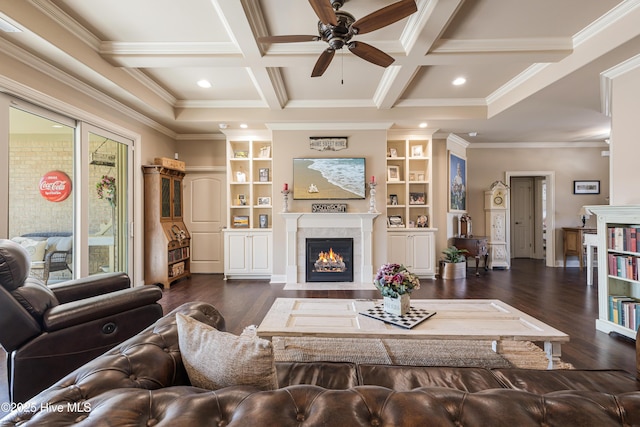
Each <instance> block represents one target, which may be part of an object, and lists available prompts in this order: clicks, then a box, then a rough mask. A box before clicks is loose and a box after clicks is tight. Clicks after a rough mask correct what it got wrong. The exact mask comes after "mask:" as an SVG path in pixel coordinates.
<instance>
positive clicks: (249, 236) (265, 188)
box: [224, 131, 273, 279]
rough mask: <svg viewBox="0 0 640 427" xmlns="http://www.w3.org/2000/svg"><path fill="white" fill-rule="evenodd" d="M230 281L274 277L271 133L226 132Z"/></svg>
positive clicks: (226, 245) (226, 243)
mask: <svg viewBox="0 0 640 427" xmlns="http://www.w3.org/2000/svg"><path fill="white" fill-rule="evenodd" d="M225 134H226V136H227V206H228V207H229V208H228V215H227V221H228V222H227V227H226V228H225V230H224V235H225V237H224V250H225V253H224V258H225V261H224V273H225V279H228V278H269V277H271V254H272V248H271V242H272V230H271V224H272V213H273V212H272V211H273V209H272V202H271V201H272V197H273V182H272V172H273V161H272V159H273V152H272V149H273V146H272V143H271V136H270V134H269V133H268V132H263V133H260V132H255V131H253V132H251V133H250V134H249V133H247V132H242V131H237V132H236V131H226V132H225Z"/></svg>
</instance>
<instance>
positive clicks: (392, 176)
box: [385, 131, 437, 278]
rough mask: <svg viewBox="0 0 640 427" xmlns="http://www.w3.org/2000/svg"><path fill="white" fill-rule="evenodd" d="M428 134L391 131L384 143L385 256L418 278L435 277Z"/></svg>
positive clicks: (430, 146) (430, 142) (430, 154)
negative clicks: (402, 265) (403, 266)
mask: <svg viewBox="0 0 640 427" xmlns="http://www.w3.org/2000/svg"><path fill="white" fill-rule="evenodd" d="M431 156H432V141H431V133H429V132H427V131H425V132H423V133H420V132H418V133H412V134H406V133H405V132H393V131H390V132H389V134H388V140H387V162H386V164H387V176H386V181H385V184H386V200H387V202H386V215H387V252H388V254H387V255H388V259H389V260H390V261H391V262H397V263H400V264H404V265H406V266H407V267H408V268H410V269H411V270H412V271H413V272H414V273H416V274H417V275H419V276H420V277H425V278H433V277H435V232H436V231H437V230H436V229H435V228H432V227H431V224H432V223H433V200H432V199H433V192H432V157H431Z"/></svg>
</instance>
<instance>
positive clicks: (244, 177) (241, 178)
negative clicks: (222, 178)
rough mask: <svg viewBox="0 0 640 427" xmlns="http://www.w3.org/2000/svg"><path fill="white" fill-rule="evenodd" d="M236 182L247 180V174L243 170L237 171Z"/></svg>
mask: <svg viewBox="0 0 640 427" xmlns="http://www.w3.org/2000/svg"><path fill="white" fill-rule="evenodd" d="M236 182H247V174H246V173H244V172H242V171H237V172H236Z"/></svg>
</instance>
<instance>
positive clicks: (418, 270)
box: [387, 230, 435, 278]
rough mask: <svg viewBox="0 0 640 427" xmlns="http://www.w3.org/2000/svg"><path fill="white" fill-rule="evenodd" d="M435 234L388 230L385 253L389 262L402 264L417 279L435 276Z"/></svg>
mask: <svg viewBox="0 0 640 427" xmlns="http://www.w3.org/2000/svg"><path fill="white" fill-rule="evenodd" d="M434 251H435V234H434V233H425V232H421V231H420V232H418V231H417V230H413V231H410V230H402V231H400V230H389V232H388V233H387V253H388V259H389V262H393V263H397V264H404V265H405V266H406V267H407V268H408V269H409V271H411V272H412V273H414V274H416V275H418V277H427V278H429V277H434V276H435V258H434V256H433V255H434Z"/></svg>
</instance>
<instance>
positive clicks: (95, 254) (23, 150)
mask: <svg viewBox="0 0 640 427" xmlns="http://www.w3.org/2000/svg"><path fill="white" fill-rule="evenodd" d="M72 138H73V136H72V135H70V136H69V137H66V136H64V135H63V136H61V135H43V134H37V135H25V134H21V135H15V134H12V135H11V140H10V143H9V177H10V178H9V181H10V182H9V237H14V236H20V235H23V234H26V233H33V232H43V231H61V232H72V231H73V195H71V196H69V197H68V198H67V199H66V200H64V201H62V202H50V201H48V200H47V199H45V198H44V197H42V196H41V195H40V190H39V187H38V184H39V182H40V179H41V178H42V176H43V175H44V174H45V173H47V172H50V171H54V170H60V171H63V172H65V173H66V174H67V175H68V176H69V177H70V178H71V181H72V185H74V186H75V185H76V180H75V179H74V171H73V157H74V155H73V151H74V149H73V139H72ZM101 142H102V141H97V142H90V150H91V151H93V150H95V149H96V148H97V147H98V146H99V145H100V144H101ZM100 152H102V153H109V152H111V153H113V154H115V143H107V144H104V145H103V146H102V147H101V148H100ZM103 175H110V176H115V175H116V173H115V168H111V167H109V166H100V165H90V166H89V183H88V185H89V235H94V234H97V233H98V232H99V231H100V229H101V227H103V226H104V224H106V223H108V222H109V221H110V220H111V216H112V209H111V206H110V205H109V203H108V202H107V201H106V200H101V199H99V198H98V195H97V192H96V183H97V182H98V181H99V180H100V179H101V178H102V176H103ZM116 184H117V183H116ZM74 190H75V189H74ZM105 234H106V235H112V230H108V231H107V232H106V233H105ZM104 265H108V249H107V248H106V247H92V248H90V273H96V272H99V271H100V267H101V266H104ZM58 275H59V273H58ZM52 277H53V276H52ZM60 278H70V275H69V273H68V272H67V273H65V275H63V276H61V277H60Z"/></svg>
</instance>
